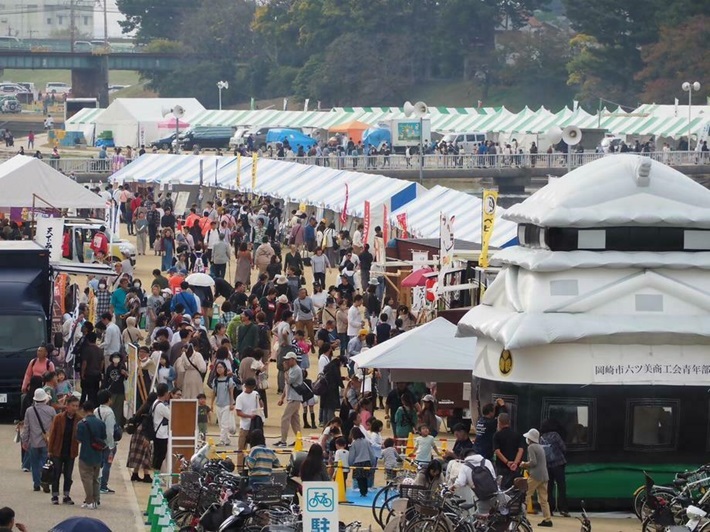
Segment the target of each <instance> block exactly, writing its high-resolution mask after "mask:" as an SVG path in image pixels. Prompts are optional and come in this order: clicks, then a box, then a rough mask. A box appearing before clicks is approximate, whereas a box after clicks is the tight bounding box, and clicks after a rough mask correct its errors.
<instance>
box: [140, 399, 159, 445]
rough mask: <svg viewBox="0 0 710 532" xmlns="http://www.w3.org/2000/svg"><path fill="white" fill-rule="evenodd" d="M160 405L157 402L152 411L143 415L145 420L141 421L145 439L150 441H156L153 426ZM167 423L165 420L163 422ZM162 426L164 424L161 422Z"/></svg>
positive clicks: (151, 408)
mask: <svg viewBox="0 0 710 532" xmlns="http://www.w3.org/2000/svg"><path fill="white" fill-rule="evenodd" d="M157 405H158V401H157V400H156V401H155V402H154V403H153V406H151V407H150V410H148V412H146V413H145V414H143V419H141V428H142V429H143V437H144V438H145V439H146V440H148V441H153V440H154V439H155V425H154V424H153V413H154V412H155V407H156V406H157ZM163 421H165V420H163ZM160 423H161V425H162V424H163V422H162V421H161V422H160Z"/></svg>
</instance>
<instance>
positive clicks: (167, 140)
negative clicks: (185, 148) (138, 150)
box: [150, 133, 175, 150]
mask: <svg viewBox="0 0 710 532" xmlns="http://www.w3.org/2000/svg"><path fill="white" fill-rule="evenodd" d="M174 140H175V133H173V134H172V135H169V136H167V137H163V138H162V139H158V140H154V141H153V142H151V143H150V147H151V148H158V149H159V150H169V149H170V147H171V146H173V141H174Z"/></svg>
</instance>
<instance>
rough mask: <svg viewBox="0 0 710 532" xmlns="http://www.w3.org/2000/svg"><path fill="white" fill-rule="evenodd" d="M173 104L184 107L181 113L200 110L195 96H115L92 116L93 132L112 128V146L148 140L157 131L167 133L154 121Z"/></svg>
mask: <svg viewBox="0 0 710 532" xmlns="http://www.w3.org/2000/svg"><path fill="white" fill-rule="evenodd" d="M176 105H180V106H182V107H183V108H184V109H185V115H189V114H194V113H196V112H198V111H202V110H204V107H203V106H202V104H201V103H200V102H199V101H197V100H196V99H195V98H117V99H115V100H114V101H113V103H112V104H111V105H109V106H108V107H107V108H106V109H105V110H104V112H102V113H100V114H98V116H97V117H96V126H95V135H96V137H98V136H99V135H100V134H101V133H102V132H103V131H111V132H113V139H114V142H115V144H116V146H124V147H125V146H134V147H135V146H140V145H141V144H146V145H147V144H150V143H151V142H152V141H154V140H157V139H158V138H160V137H161V135H164V136H167V135H169V134H170V133H171V131H170V130H167V129H166V130H161V129H160V128H159V126H158V124H159V123H160V122H163V121H165V120H166V117H163V110H164V109H172V108H173V107H175V106H176ZM167 118H168V119H169V118H171V116H168V117H167ZM87 140H90V139H87Z"/></svg>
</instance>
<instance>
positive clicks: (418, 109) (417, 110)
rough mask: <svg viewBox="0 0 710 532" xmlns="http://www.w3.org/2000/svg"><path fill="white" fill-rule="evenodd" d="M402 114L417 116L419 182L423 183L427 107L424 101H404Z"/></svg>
mask: <svg viewBox="0 0 710 532" xmlns="http://www.w3.org/2000/svg"><path fill="white" fill-rule="evenodd" d="M402 110H403V111H404V116H406V117H410V116H412V115H414V116H415V117H417V118H419V184H420V185H421V184H424V116H425V115H426V114H427V113H428V112H429V107H428V106H427V104H425V103H424V102H417V103H415V104H412V103H410V102H405V103H404V107H403V108H402Z"/></svg>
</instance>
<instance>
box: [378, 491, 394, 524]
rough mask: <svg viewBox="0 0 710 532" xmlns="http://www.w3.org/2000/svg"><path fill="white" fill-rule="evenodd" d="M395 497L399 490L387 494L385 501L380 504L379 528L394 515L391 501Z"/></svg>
mask: <svg viewBox="0 0 710 532" xmlns="http://www.w3.org/2000/svg"><path fill="white" fill-rule="evenodd" d="M397 499H399V492H398V491H394V492H393V493H390V494H389V496H388V497H387V499H385V502H384V503H383V504H382V508H380V522H381V524H380V528H384V527H385V526H387V523H389V522H390V519H392V518H393V517H394V508H393V507H392V503H393V502H394V501H396V500H397Z"/></svg>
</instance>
